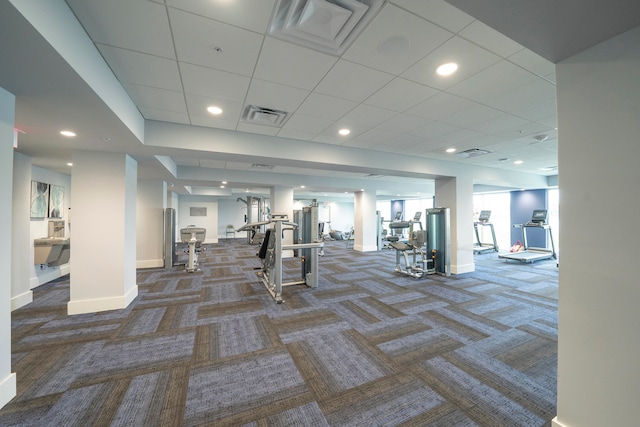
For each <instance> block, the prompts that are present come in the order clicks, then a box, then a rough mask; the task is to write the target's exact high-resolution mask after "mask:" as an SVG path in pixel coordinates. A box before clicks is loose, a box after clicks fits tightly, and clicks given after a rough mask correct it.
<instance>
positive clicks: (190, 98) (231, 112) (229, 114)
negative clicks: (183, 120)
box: [185, 93, 243, 129]
mask: <svg viewBox="0 0 640 427" xmlns="http://www.w3.org/2000/svg"><path fill="white" fill-rule="evenodd" d="M185 97H186V99H187V109H188V110H189V115H190V116H191V117H192V118H194V117H196V116H199V117H205V118H210V119H211V120H212V123H214V122H215V121H220V122H223V121H226V120H229V121H233V122H238V120H239V118H240V115H241V114H242V106H243V105H242V103H241V102H238V101H231V100H228V99H221V98H218V99H216V105H217V106H219V107H220V108H222V111H223V114H221V115H220V116H214V115H212V114H209V113H208V112H207V107H208V106H209V105H210V104H211V97H209V96H201V95H196V94H193V93H187V94H185ZM234 127H235V126H234ZM225 129H229V127H225Z"/></svg>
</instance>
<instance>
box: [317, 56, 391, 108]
mask: <svg viewBox="0 0 640 427" xmlns="http://www.w3.org/2000/svg"><path fill="white" fill-rule="evenodd" d="M392 79H393V76H392V75H391V74H387V73H383V72H382V71H378V70H374V69H372V68H369V67H365V66H363V65H359V64H355V63H353V62H349V61H345V60H339V61H338V62H337V63H336V64H335V65H334V66H333V68H332V69H331V71H329V72H328V73H327V75H326V76H325V77H324V78H323V79H322V81H321V82H320V83H319V84H318V86H317V87H316V88H315V89H314V90H315V91H316V92H318V93H322V94H325V95H331V96H336V97H339V98H345V99H349V100H351V101H356V102H362V101H364V100H365V99H367V98H368V97H369V96H370V95H371V94H372V93H375V92H376V91H377V90H378V89H380V88H381V87H383V86H384V85H386V84H387V83H389V82H390V81H391V80H392Z"/></svg>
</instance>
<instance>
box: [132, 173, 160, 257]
mask: <svg viewBox="0 0 640 427" xmlns="http://www.w3.org/2000/svg"><path fill="white" fill-rule="evenodd" d="M166 200H167V184H166V183H165V182H164V181H160V180H139V181H138V201H137V205H136V222H137V226H136V233H137V235H136V268H154V267H163V266H164V254H163V248H164V246H163V244H164V207H165V206H166Z"/></svg>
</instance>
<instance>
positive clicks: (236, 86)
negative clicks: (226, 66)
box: [179, 62, 251, 102]
mask: <svg viewBox="0 0 640 427" xmlns="http://www.w3.org/2000/svg"><path fill="white" fill-rule="evenodd" d="M179 67H180V74H181V75H182V82H183V85H184V90H185V92H186V93H193V94H197V95H204V96H209V97H211V99H212V100H214V101H215V99H218V98H219V99H228V100H230V101H239V102H242V101H243V100H244V98H245V97H246V95H247V89H248V88H249V82H250V81H251V79H250V78H249V77H246V76H241V75H238V74H233V73H229V72H226V71H220V70H215V69H212V68H207V67H201V66H199V65H193V64H186V63H184V62H180V63H179Z"/></svg>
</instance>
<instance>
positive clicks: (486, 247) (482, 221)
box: [473, 211, 498, 254]
mask: <svg viewBox="0 0 640 427" xmlns="http://www.w3.org/2000/svg"><path fill="white" fill-rule="evenodd" d="M489 218H491V211H480V216H478V220H477V221H474V223H473V229H474V231H475V233H476V243H475V245H474V246H473V253H474V254H482V253H485V252H498V243H497V242H496V232H495V230H494V229H493V224H492V223H490V222H489ZM479 227H489V229H490V230H491V238H492V239H493V243H483V242H482V240H480V233H479V232H478V228H479Z"/></svg>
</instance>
